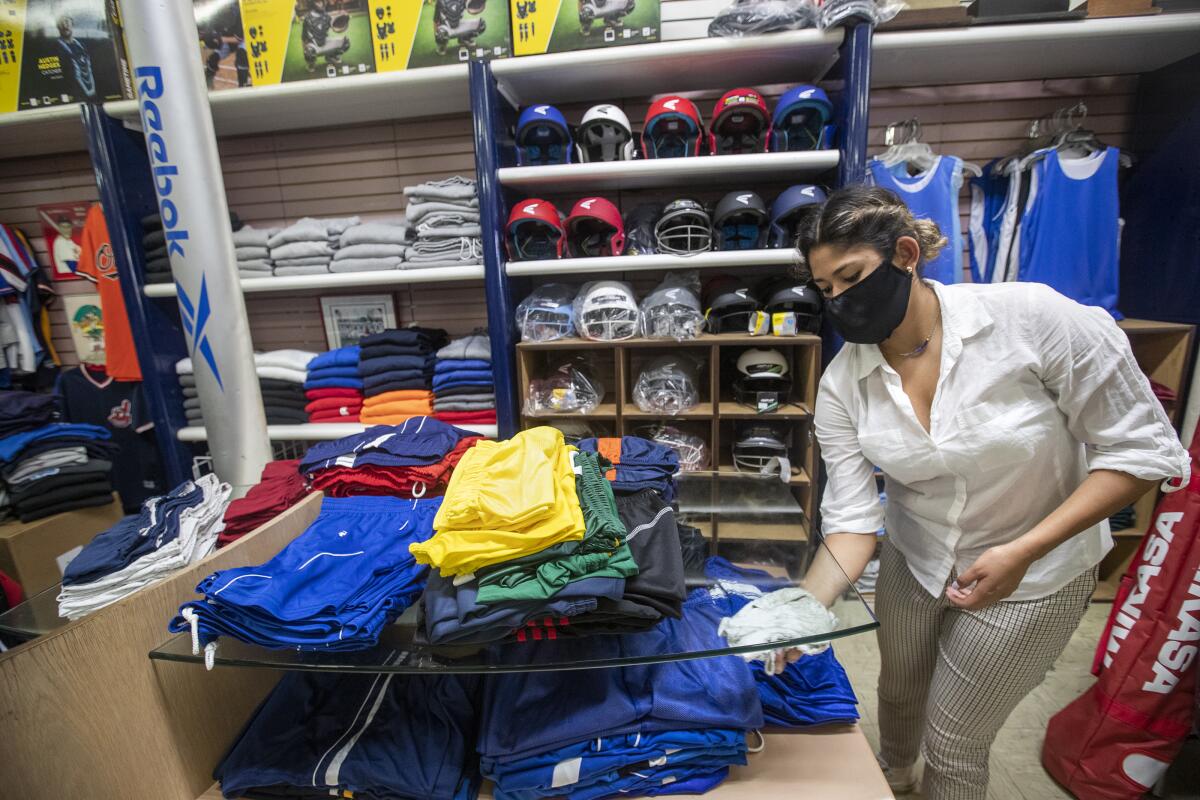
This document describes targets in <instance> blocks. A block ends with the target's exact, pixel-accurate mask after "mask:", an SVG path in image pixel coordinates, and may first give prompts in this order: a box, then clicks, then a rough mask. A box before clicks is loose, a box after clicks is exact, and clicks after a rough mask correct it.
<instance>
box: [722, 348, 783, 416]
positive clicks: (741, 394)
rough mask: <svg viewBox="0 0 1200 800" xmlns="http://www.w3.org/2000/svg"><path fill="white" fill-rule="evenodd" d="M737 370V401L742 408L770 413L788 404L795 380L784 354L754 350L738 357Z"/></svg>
mask: <svg viewBox="0 0 1200 800" xmlns="http://www.w3.org/2000/svg"><path fill="white" fill-rule="evenodd" d="M737 369H738V373H739V374H738V376H737V378H735V379H734V381H733V397H734V399H735V400H736V401H737V402H738V403H740V404H741V405H744V406H749V407H750V408H753V409H756V410H758V411H760V412H762V413H767V412H770V411H775V410H777V409H778V408H779V406H781V405H783V404H784V403H786V402H787V401H788V396H789V395H790V394H791V392H792V379H791V377H790V376H789V375H788V372H789V369H788V362H787V359H786V358H784V356H783V353H780V352H779V351H778V350H775V349H774V348H772V349H769V350H763V349H759V348H751V349H749V350H747V351H745V352H744V353H742V354H741V355H740V356H738V360H737Z"/></svg>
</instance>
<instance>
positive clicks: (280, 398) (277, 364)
mask: <svg viewBox="0 0 1200 800" xmlns="http://www.w3.org/2000/svg"><path fill="white" fill-rule="evenodd" d="M316 356H317V354H316V353H311V352H309V351H307V350H271V351H269V352H266V353H255V354H254V371H255V373H257V374H258V385H259V390H260V391H261V392H262V401H263V411H264V412H265V413H266V416H267V424H268V425H303V424H304V423H306V422H308V413H307V412H306V411H305V410H304V409H305V407H306V406H307V405H308V400H307V399H306V398H305V395H304V382H305V380H306V379H307V378H308V364H309V362H310V361H312V360H313V359H314V358H316Z"/></svg>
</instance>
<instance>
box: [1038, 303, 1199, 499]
mask: <svg viewBox="0 0 1200 800" xmlns="http://www.w3.org/2000/svg"><path fill="white" fill-rule="evenodd" d="M1031 288H1033V286H1031ZM1032 299H1033V300H1034V302H1033V303H1032V308H1031V312H1032V313H1031V315H1030V316H1031V319H1030V325H1029V328H1027V333H1028V334H1029V335H1030V337H1031V341H1032V344H1033V346H1034V348H1035V349H1036V350H1037V351H1038V356H1039V360H1040V364H1041V374H1040V377H1041V380H1042V383H1043V384H1044V385H1045V386H1046V388H1047V389H1048V390H1049V391H1050V392H1051V393H1052V394H1053V395H1054V396H1055V398H1056V402H1057V404H1058V408H1059V410H1060V411H1062V413H1063V414H1064V415H1065V416H1066V418H1067V427H1068V428H1069V430H1070V431H1071V433H1072V435H1074V436H1075V438H1076V439H1078V440H1079V441H1081V442H1083V443H1084V446H1085V448H1086V454H1087V465H1088V470H1089V471H1091V470H1098V469H1108V470H1115V471H1118V472H1125V473H1128V474H1129V475H1133V476H1134V477H1136V478H1142V479H1144V480H1163V479H1166V478H1175V477H1179V478H1181V479H1182V481H1183V483H1184V484H1186V483H1187V481H1188V478H1189V475H1190V473H1191V459H1190V458H1189V456H1188V453H1187V451H1186V450H1184V448H1183V446H1182V445H1181V444H1180V443H1179V437H1178V436H1177V435H1176V433H1175V429H1174V428H1172V427H1171V422H1170V420H1169V419H1168V418H1167V414H1166V412H1165V411H1164V410H1163V407H1162V404H1161V403H1160V402H1159V401H1158V398H1156V397H1155V396H1154V392H1153V390H1152V389H1151V388H1150V381H1149V379H1148V378H1147V377H1146V376H1145V375H1144V374H1143V373H1142V370H1141V368H1140V367H1138V364H1137V361H1136V360H1135V359H1134V357H1133V351H1132V350H1131V349H1130V346H1129V338H1128V337H1127V336H1126V335H1125V333H1124V332H1123V331H1122V330H1121V329H1120V328H1119V327H1118V326H1117V324H1116V323H1115V322H1114V321H1113V319H1112V317H1111V316H1110V315H1109V314H1108V313H1107V312H1105V311H1104V310H1102V309H1099V308H1093V307H1090V306H1083V305H1080V304H1079V303H1076V302H1075V301H1074V300H1070V299H1068V298H1066V297H1063V296H1062V295H1060V294H1058V293H1057V292H1055V291H1054V290H1052V289H1049V288H1048V287H1044V286H1037V287H1036V290H1035V292H1034V295H1033V297H1032Z"/></svg>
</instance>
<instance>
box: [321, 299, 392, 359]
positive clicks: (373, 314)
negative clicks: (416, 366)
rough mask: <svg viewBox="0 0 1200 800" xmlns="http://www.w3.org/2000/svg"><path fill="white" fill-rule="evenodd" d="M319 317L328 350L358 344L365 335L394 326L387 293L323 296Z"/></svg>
mask: <svg viewBox="0 0 1200 800" xmlns="http://www.w3.org/2000/svg"><path fill="white" fill-rule="evenodd" d="M321 316H322V317H323V318H324V320H325V341H326V343H327V344H328V345H329V349H330V350H335V349H337V348H339V347H347V346H349V345H352V344H358V342H359V340H360V339H362V338H363V337H364V336H369V335H370V334H372V333H379V332H380V331H386V330H388V329H389V328H394V327H396V307H395V304H394V303H393V302H392V296H391V295H390V294H360V295H350V296H347V297H322V298H321Z"/></svg>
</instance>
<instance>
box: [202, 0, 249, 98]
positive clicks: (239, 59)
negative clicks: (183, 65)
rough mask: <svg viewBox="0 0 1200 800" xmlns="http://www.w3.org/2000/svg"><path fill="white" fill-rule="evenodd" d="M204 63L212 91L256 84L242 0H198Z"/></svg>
mask: <svg viewBox="0 0 1200 800" xmlns="http://www.w3.org/2000/svg"><path fill="white" fill-rule="evenodd" d="M193 7H194V11H195V17H196V32H197V33H198V34H199V36H200V60H201V62H202V63H203V64H204V81H205V83H207V84H208V88H209V90H210V91H212V90H217V89H237V88H240V87H242V86H252V85H253V84H254V82H253V80H251V77H250V55H249V53H248V52H247V50H246V33H245V30H244V29H243V28H242V9H241V6H240V5H239V4H238V0H194V2H193Z"/></svg>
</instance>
